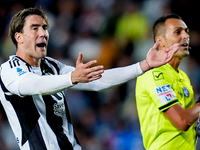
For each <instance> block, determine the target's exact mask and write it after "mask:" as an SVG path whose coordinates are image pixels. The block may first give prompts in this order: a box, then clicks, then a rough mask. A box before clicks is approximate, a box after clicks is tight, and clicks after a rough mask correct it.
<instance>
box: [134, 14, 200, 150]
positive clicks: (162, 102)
mask: <svg viewBox="0 0 200 150" xmlns="http://www.w3.org/2000/svg"><path fill="white" fill-rule="evenodd" d="M153 35H154V40H155V41H160V45H159V47H158V50H159V51H162V50H163V49H165V48H167V47H169V46H171V45H172V44H174V43H177V42H178V43H180V49H179V50H178V51H177V52H176V53H175V54H174V56H173V58H172V60H171V61H170V62H169V63H167V64H165V65H163V66H161V67H158V68H154V69H151V70H149V71H147V72H145V73H144V74H143V75H141V76H139V77H138V78H137V81H136V103H137V110H138V115H139V121H140V126H141V133H142V136H143V143H144V147H145V148H146V149H147V150H170V149H171V150H172V149H173V150H195V135H196V133H195V128H194V127H195V125H194V123H195V122H196V120H197V118H198V114H199V110H200V103H196V104H194V92H193V88H192V85H191V83H190V80H189V78H188V76H187V75H186V74H185V73H184V72H183V71H182V70H181V69H179V64H180V63H181V60H182V59H183V58H184V57H186V56H188V55H189V29H188V27H187V25H186V24H185V22H184V21H183V20H182V19H181V17H180V16H178V15H176V14H169V15H166V16H163V17H160V18H159V19H158V20H157V21H156V22H155V23H154V26H153Z"/></svg>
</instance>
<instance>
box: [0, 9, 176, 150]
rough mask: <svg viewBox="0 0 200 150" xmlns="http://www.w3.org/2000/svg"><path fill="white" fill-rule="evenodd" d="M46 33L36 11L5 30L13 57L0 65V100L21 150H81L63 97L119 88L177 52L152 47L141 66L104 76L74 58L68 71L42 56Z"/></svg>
mask: <svg viewBox="0 0 200 150" xmlns="http://www.w3.org/2000/svg"><path fill="white" fill-rule="evenodd" d="M48 27H49V23H48V20H47V16H46V15H45V13H44V12H43V11H41V10H39V9H36V8H28V9H24V10H22V11H20V12H18V13H17V14H16V15H14V16H13V18H12V19H11V22H10V26H9V34H10V37H11V39H12V41H13V43H14V44H15V46H16V55H13V56H10V58H9V60H8V61H6V62H5V63H3V64H2V65H1V68H0V84H1V86H0V100H1V103H2V105H3V107H4V109H5V112H6V114H7V117H8V121H9V123H10V125H11V128H12V130H13V132H14V135H15V137H16V141H17V143H18V145H19V147H20V149H21V150H81V146H80V144H79V141H78V139H77V137H76V135H75V133H74V129H73V126H72V122H71V119H70V115H69V111H68V107H67V101H66V99H65V95H64V92H63V91H64V90H67V89H69V88H71V89H77V90H93V91H99V90H103V89H107V88H110V87H113V86H116V85H119V84H122V83H125V82H127V81H129V80H131V79H133V78H135V77H137V76H139V75H141V74H142V73H143V72H145V71H147V70H149V69H150V67H157V66H160V65H163V64H165V63H166V62H168V61H170V60H171V58H172V56H173V54H174V53H175V52H176V51H177V50H178V48H179V44H175V45H173V46H172V47H171V48H169V49H166V50H164V51H162V52H157V51H156V48H157V47H158V46H159V43H156V44H155V45H154V47H153V48H152V49H150V51H149V53H148V54H147V58H146V60H143V61H141V62H138V63H136V64H133V65H130V66H126V67H122V68H115V69H110V70H105V71H104V70H103V66H94V64H96V62H97V61H96V60H93V61H89V62H88V63H86V64H83V63H82V57H83V55H82V53H80V55H79V56H78V59H77V62H76V67H72V66H67V65H64V64H62V63H60V62H59V61H57V60H55V59H53V58H50V57H47V56H46V54H47V45H48V40H49V33H48ZM92 66H94V67H92ZM91 81H93V82H91Z"/></svg>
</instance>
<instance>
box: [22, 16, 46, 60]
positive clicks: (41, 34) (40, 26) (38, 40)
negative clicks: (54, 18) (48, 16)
mask: <svg viewBox="0 0 200 150" xmlns="http://www.w3.org/2000/svg"><path fill="white" fill-rule="evenodd" d="M47 28H48V26H47V24H46V22H45V20H44V19H43V18H42V17H41V16H39V15H30V16H28V17H27V18H26V20H25V24H24V27H23V32H22V33H21V43H20V45H21V47H20V48H21V49H22V50H23V52H24V53H25V55H26V58H34V59H40V58H42V57H45V56H46V54H47V44H48V39H49V33H48V30H47Z"/></svg>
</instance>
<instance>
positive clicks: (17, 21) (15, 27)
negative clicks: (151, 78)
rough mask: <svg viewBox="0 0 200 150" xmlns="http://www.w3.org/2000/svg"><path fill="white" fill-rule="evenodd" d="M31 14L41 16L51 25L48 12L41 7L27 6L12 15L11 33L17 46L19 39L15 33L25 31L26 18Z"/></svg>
mask: <svg viewBox="0 0 200 150" xmlns="http://www.w3.org/2000/svg"><path fill="white" fill-rule="evenodd" d="M30 15H39V16H41V17H42V18H43V19H44V20H45V22H46V23H47V26H49V23H48V19H47V16H46V14H45V13H44V12H43V11H42V10H40V9H37V8H27V9H24V10H22V11H20V12H18V13H17V14H15V15H14V16H13V17H12V19H11V21H10V24H9V35H10V37H11V39H12V41H13V43H14V44H15V46H16V47H17V41H16V39H15V33H17V32H18V33H23V27H24V23H25V21H26V20H25V19H26V17H28V16H30Z"/></svg>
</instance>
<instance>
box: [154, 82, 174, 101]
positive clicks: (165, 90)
mask: <svg viewBox="0 0 200 150" xmlns="http://www.w3.org/2000/svg"><path fill="white" fill-rule="evenodd" d="M155 90H156V93H157V95H158V98H159V100H160V102H161V104H166V103H168V102H169V101H172V100H174V99H176V94H175V93H174V91H173V90H172V89H171V85H170V84H168V85H162V86H159V87H156V88H155Z"/></svg>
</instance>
